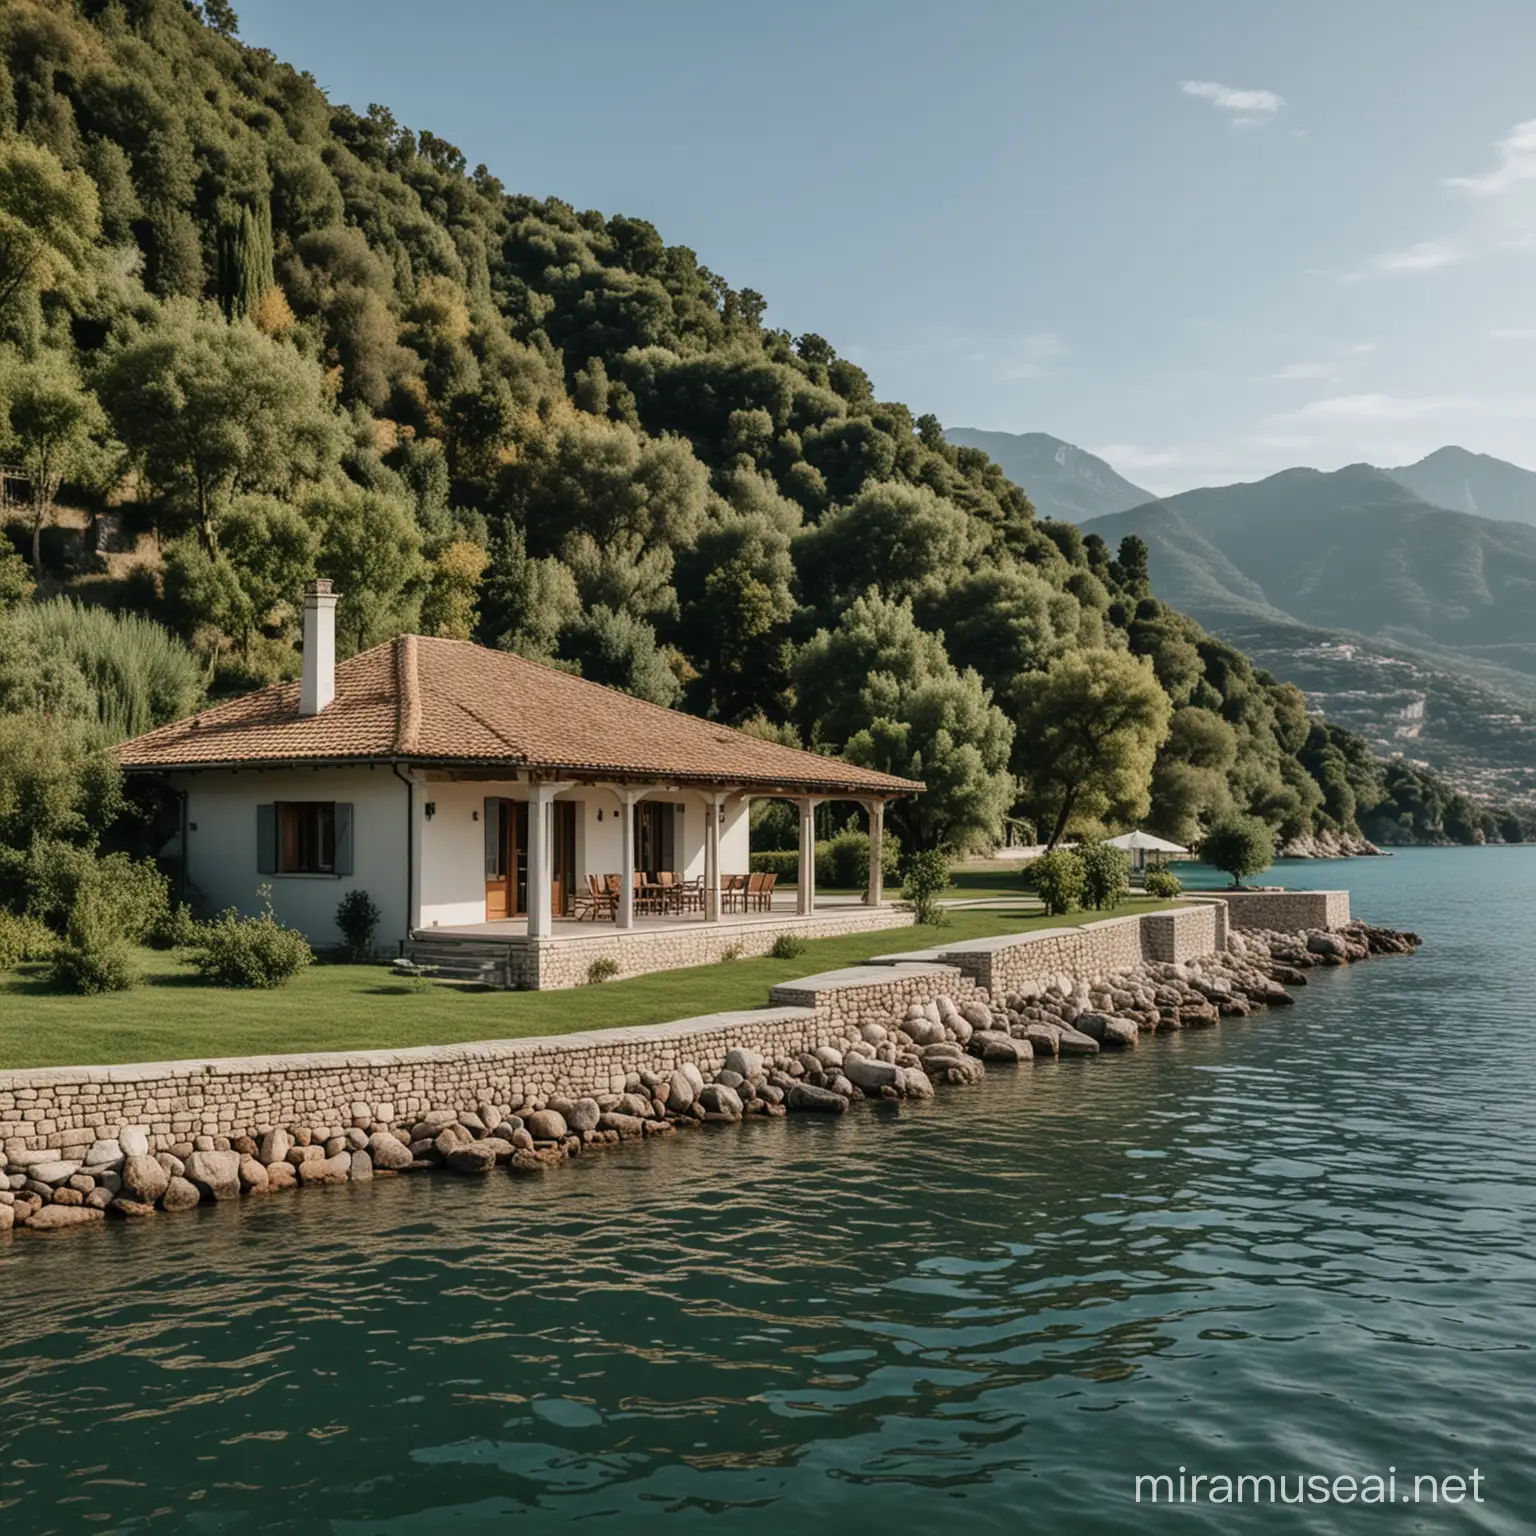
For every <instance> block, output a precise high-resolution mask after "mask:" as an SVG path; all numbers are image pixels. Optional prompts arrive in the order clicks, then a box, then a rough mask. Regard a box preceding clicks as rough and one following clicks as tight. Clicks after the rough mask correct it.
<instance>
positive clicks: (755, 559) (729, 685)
mask: <svg viewBox="0 0 1536 1536" xmlns="http://www.w3.org/2000/svg"><path fill="white" fill-rule="evenodd" d="M792 576H793V566H792V565H791V563H790V555H789V538H788V536H787V535H786V534H785V533H784V531H783V530H782V529H781V528H779V527H777V526H775V525H774V524H773V523H772V522H770V521H769V519H768V518H767V517H765V516H762V515H760V514H755V513H754V514H749V515H747V516H737V515H735V514H730V515H727V516H725V517H722V518H721V519H720V520H719V521H718V522H717V523H715V524H713V525H712V526H711V527H710V528H708V529H707V530H706V531H705V532H704V533H703V534H701V535H700V537H699V540H698V543H697V545H696V546H695V547H694V548H693V549H691V550H686V551H684V552H683V553H682V555H681V556H680V557H679V559H678V565H677V591H678V600H679V604H680V614H679V619H678V624H677V638H678V642H679V643H680V645H681V646H682V648H683V650H684V651H685V652H686V654H687V655H688V657H689V659H690V660H691V661H692V663H693V665H694V666H695V668H696V669H697V671H698V674H699V675H698V677H697V679H696V680H695V681H694V682H693V683H692V684H691V685H690V687H689V701H690V706H691V707H694V708H697V709H698V710H699V711H700V712H702V713H704V714H708V715H712V716H714V717H715V718H716V719H721V720H727V721H730V722H732V723H735V722H739V721H742V720H747V719H750V718H751V717H752V716H754V715H756V714H759V713H762V712H764V711H770V710H771V711H773V712H775V713H778V712H779V711H780V710H781V709H782V707H783V705H782V700H783V694H784V689H785V687H786V686H787V684H788V681H789V660H790V645H789V621H790V619H791V618H792V617H793V614H794V609H795V604H794V598H793V597H792V596H791V594H790V581H791V578H792Z"/></svg>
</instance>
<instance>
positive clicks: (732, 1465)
mask: <svg viewBox="0 0 1536 1536" xmlns="http://www.w3.org/2000/svg"><path fill="white" fill-rule="evenodd" d="M1279 878H1281V879H1283V880H1285V881H1286V882H1287V883H1291V884H1347V885H1348V886H1349V887H1351V888H1352V890H1353V892H1354V901H1355V910H1356V911H1357V912H1358V913H1359V914H1360V915H1362V916H1366V917H1369V918H1371V919H1374V920H1377V921H1381V922H1385V923H1390V924H1396V925H1402V926H1408V927H1413V928H1416V929H1417V930H1419V931H1420V932H1421V933H1423V935H1424V936H1425V939H1426V946H1425V948H1424V949H1423V950H1422V951H1421V952H1420V953H1419V954H1418V955H1417V956H1415V957H1413V958H1411V959H1391V960H1379V961H1375V962H1372V963H1370V964H1368V965H1362V966H1358V967H1354V968H1351V969H1349V970H1347V971H1333V972H1329V973H1326V974H1319V973H1314V981H1313V983H1312V985H1310V986H1309V987H1307V988H1306V989H1305V990H1303V991H1302V992H1300V994H1299V999H1300V1001H1299V1006H1298V1007H1296V1008H1294V1009H1292V1010H1290V1011H1288V1012H1278V1011H1277V1012H1274V1013H1270V1014H1259V1015H1256V1016H1255V1017H1254V1018H1253V1019H1250V1020H1247V1021H1241V1022H1229V1023H1226V1024H1224V1025H1223V1026H1222V1027H1221V1029H1220V1030H1216V1031H1209V1032H1201V1033H1192V1034H1185V1035H1175V1036H1171V1037H1167V1036H1165V1037H1160V1038H1156V1039H1153V1040H1150V1041H1146V1042H1144V1044H1143V1047H1142V1049H1140V1050H1139V1051H1137V1052H1135V1053H1132V1054H1129V1055H1126V1056H1120V1057H1114V1058H1109V1059H1104V1060H1099V1061H1089V1062H1083V1061H1071V1062H1065V1063H1062V1064H1060V1065H1037V1066H1035V1067H1033V1068H1025V1069H1022V1070H1019V1071H1017V1072H1012V1071H1004V1070H1002V1069H993V1070H992V1072H991V1074H990V1075H989V1077H988V1078H987V1081H986V1083H985V1084H984V1085H982V1086H980V1087H978V1088H974V1089H958V1088H952V1089H948V1090H944V1091H942V1097H941V1098H940V1099H939V1100H938V1101H937V1102H936V1103H935V1104H932V1105H924V1106H920V1107H915V1108H908V1107H901V1108H896V1109H891V1108H888V1107H881V1108H878V1109H877V1108H875V1107H873V1106H867V1107H864V1108H862V1109H860V1110H859V1111H856V1112H854V1113H851V1114H849V1115H847V1116H844V1117H842V1118H840V1119H838V1120H835V1121H818V1120H816V1119H814V1118H802V1119H797V1120H791V1121H788V1122H786V1121H777V1122H771V1123H766V1124H750V1125H748V1126H746V1127H744V1128H742V1129H741V1130H739V1131H738V1130H731V1129H721V1130H718V1131H715V1130H711V1131H709V1132H700V1133H698V1134H696V1135H691V1136H680V1137H677V1138H675V1139H674V1140H672V1141H670V1142H668V1143H666V1144H658V1143H655V1142H650V1143H642V1144H638V1145H628V1146H625V1147H623V1148H620V1149H617V1150H615V1151H612V1152H609V1153H606V1154H604V1155H602V1156H597V1157H591V1158H587V1159H584V1160H582V1161H580V1162H578V1163H575V1164H573V1165H570V1166H569V1167H566V1168H564V1169H560V1170H556V1171H555V1172H554V1173H552V1174H550V1175H549V1176H548V1177H545V1178H543V1179H537V1180H513V1179H510V1178H503V1177H495V1178H491V1179H489V1180H486V1181H483V1182H473V1183H472V1182H467V1181H466V1182H456V1181H451V1180H447V1179H444V1178H441V1177H438V1178H417V1179H398V1180H394V1181H387V1182H381V1183H378V1184H375V1185H372V1186H366V1185H365V1186H357V1187H351V1188H343V1189H339V1190H335V1191H326V1192H315V1193H309V1194H305V1195H302V1196H297V1197H291V1196H290V1197H279V1198H275V1199H273V1200H270V1201H262V1200H253V1201H247V1202H245V1203H244V1204H243V1205H240V1206H238V1207H235V1208H208V1209H205V1210H203V1211H200V1212H197V1213H194V1214H193V1215H191V1216H183V1217H178V1218H161V1219H158V1220H156V1221H154V1222H152V1223H149V1224H146V1225H143V1226H138V1225H119V1224H116V1223H114V1224H109V1225H106V1226H103V1227H101V1228H97V1229H93V1230H91V1231H88V1232H85V1233H76V1234H71V1235H68V1236H67V1237H64V1238H59V1239H51V1240H36V1239H33V1240H28V1239H26V1238H17V1239H15V1240H13V1241H12V1243H11V1244H10V1245H9V1246H8V1248H7V1249H6V1250H5V1251H4V1252H3V1253H0V1295H3V1298H4V1305H3V1310H0V1522H3V1523H0V1531H3V1532H4V1533H5V1536H21V1533H27V1536H30V1533H33V1532H43V1531H59V1532H69V1533H74V1532H80V1531H134V1532H139V1531H153V1532H173V1533H183V1532H184V1533H199V1536H204V1533H206V1536H213V1533H218V1536H225V1533H229V1536H236V1533H248V1532H267V1531H301V1530H302V1531H306V1532H315V1531H324V1532H334V1533H345V1536H365V1533H374V1532H377V1533H392V1536H394V1533H398V1536H407V1533H409V1536H425V1533H436V1532H441V1531H453V1532H465V1533H471V1536H473V1533H480V1532H489V1531H497V1532H501V1531H510V1530H516V1529H523V1530H530V1529H532V1530H537V1531H538V1532H540V1533H544V1532H550V1531H564V1530H587V1531H604V1530H615V1531H626V1532H628V1531H633V1530H635V1529H638V1528H639V1522H643V1521H647V1520H654V1519H661V1520H664V1521H665V1524H666V1528H667V1529H668V1530H693V1529H700V1530H702V1529H704V1528H708V1529H710V1530H714V1531H728V1532H732V1533H734V1532H738V1531H742V1532H758V1531H762V1532H769V1531H774V1532H782V1531H786V1530H789V1531H795V1532H803V1533H807V1536H812V1533H820V1532H836V1533H838V1536H854V1533H858V1532H863V1531H881V1532H920V1531H931V1530H938V1529H943V1528H944V1527H945V1526H946V1525H947V1524H951V1523H952V1524H953V1528H954V1529H956V1530H959V1529H962V1528H963V1529H964V1531H966V1532H967V1533H972V1532H975V1533H985V1532H1009V1533H1017V1532H1021V1531H1025V1530H1036V1531H1046V1532H1089V1533H1093V1532H1121V1531H1129V1530H1139V1529H1143V1528H1148V1529H1151V1528H1157V1529H1164V1528H1166V1529H1170V1530H1171V1529H1175V1528H1177V1529H1179V1530H1194V1531H1217V1530H1220V1531H1223V1532H1226V1531H1250V1530H1251V1531H1269V1530H1275V1531H1288V1532H1291V1531H1307V1532H1312V1531H1323V1532H1331V1531H1342V1532H1353V1531H1366V1530H1371V1531H1376V1530H1387V1529H1395V1530H1402V1531H1441V1530H1444V1531H1463V1530H1468V1531H1493V1532H1516V1531H1530V1530H1531V1529H1532V1528H1533V1523H1536V1471H1533V1455H1532V1451H1531V1433H1532V1426H1533V1424H1536V1354H1533V1350H1532V1341H1533V1338H1536V1176H1533V1172H1532V1166H1533V1165H1532V1158H1531V1152H1532V1132H1533V1129H1536V1123H1533V1122H1536V1111H1533V1104H1536V1070H1533V1067H1532V1047H1533V1045H1536V1038H1533V1023H1532V1012H1533V1010H1532V998H1533V997H1536V945H1533V944H1532V936H1533V927H1536V925H1533V920H1536V849H1511V850H1502V849H1493V850H1486V851H1482V850H1465V851H1460V850H1457V851H1445V852H1439V851H1433V852H1431V851H1426V852H1408V853H1404V854H1401V855H1399V856H1398V857H1396V858H1393V859H1390V860H1381V861H1361V862H1356V863H1341V864H1327V865H1303V866H1289V867H1287V868H1285V869H1283V870H1282V871H1281V873H1280V876H1279ZM1181 1466H1182V1467H1184V1468H1185V1469H1186V1472H1187V1475H1193V1474H1196V1473H1200V1474H1206V1475H1218V1474H1222V1475H1226V1476H1228V1477H1231V1478H1233V1479H1234V1480H1235V1479H1236V1478H1237V1477H1238V1476H1239V1475H1250V1476H1261V1475H1265V1474H1268V1475H1272V1476H1274V1477H1276V1478H1278V1477H1280V1476H1281V1475H1282V1474H1284V1475H1285V1476H1287V1477H1288V1478H1289V1479H1290V1480H1291V1482H1290V1486H1291V1490H1292V1491H1293V1492H1294V1491H1295V1487H1296V1482H1295V1480H1296V1479H1297V1478H1298V1477H1300V1476H1304V1475H1306V1476H1315V1475H1324V1476H1327V1477H1328V1478H1330V1479H1331V1478H1334V1477H1336V1476H1346V1475H1349V1476H1355V1477H1357V1478H1361V1479H1364V1478H1366V1477H1368V1476H1370V1475H1372V1474H1377V1475H1380V1476H1382V1477H1385V1476H1387V1469H1388V1468H1389V1467H1395V1468H1396V1469H1397V1470H1396V1476H1397V1491H1398V1497H1399V1498H1400V1499H1401V1497H1402V1493H1403V1490H1404V1488H1405V1487H1411V1486H1412V1479H1413V1477H1414V1476H1415V1475H1429V1476H1433V1477H1435V1478H1445V1477H1448V1476H1457V1475H1459V1476H1462V1477H1465V1478H1468V1479H1470V1477H1471V1474H1472V1472H1473V1470H1474V1468H1475V1469H1477V1470H1478V1472H1479V1474H1480V1478H1481V1481H1480V1483H1479V1485H1478V1486H1479V1489H1480V1491H1481V1493H1482V1496H1483V1499H1484V1502H1482V1503H1473V1502H1472V1499H1471V1496H1470V1495H1471V1484H1470V1482H1469V1483H1468V1485H1467V1488H1468V1497H1467V1500H1466V1502H1464V1503H1462V1504H1460V1505H1458V1506H1456V1507H1454V1508H1453V1507H1450V1506H1447V1505H1443V1504H1442V1505H1440V1506H1438V1507H1434V1506H1430V1505H1428V1504H1422V1503H1421V1504H1419V1505H1417V1506H1414V1507H1409V1506H1407V1505H1400V1506H1399V1507H1397V1508H1395V1509H1391V1510H1382V1509H1380V1508H1374V1507H1372V1508H1365V1507H1362V1506H1360V1505H1359V1504H1355V1505H1352V1506H1349V1507H1345V1506H1343V1505H1340V1504H1335V1503H1330V1504H1328V1505H1326V1506H1320V1505H1317V1504H1312V1505H1309V1506H1307V1507H1304V1508H1296V1507H1267V1506H1265V1507H1259V1508H1255V1507H1254V1506H1253V1504H1252V1502H1251V1499H1250V1500H1249V1501H1248V1502H1246V1503H1245V1504H1244V1505H1243V1506H1242V1507H1241V1508H1228V1507H1227V1506H1223V1505H1213V1504H1206V1503H1204V1502H1203V1501H1202V1502H1201V1503H1200V1504H1197V1505H1193V1506H1186V1507H1184V1508H1182V1509H1180V1510H1179V1511H1178V1512H1176V1513H1173V1512H1162V1511H1152V1510H1149V1509H1147V1508H1146V1507H1145V1505H1143V1507H1142V1508H1140V1509H1138V1508H1137V1506H1136V1504H1135V1503H1134V1487H1135V1482H1134V1480H1135V1478H1136V1476H1137V1475H1138V1474H1143V1475H1154V1474H1158V1473H1168V1474H1171V1475H1174V1476H1176V1475H1177V1472H1178V1469H1179V1468H1180V1467H1181ZM1452 1491H1454V1485H1453V1487H1452ZM1424 1494H1425V1497H1426V1498H1427V1497H1428V1494H1427V1489H1425V1490H1424ZM1144 1497H1146V1495H1145V1494H1144Z"/></svg>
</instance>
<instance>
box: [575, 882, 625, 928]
mask: <svg viewBox="0 0 1536 1536" xmlns="http://www.w3.org/2000/svg"><path fill="white" fill-rule="evenodd" d="M573 911H574V913H575V917H576V921H577V922H578V923H579V922H580V921H581V920H582V919H583V918H584V917H590V918H591V919H592V921H593V922H594V923H595V922H596V921H597V920H598V918H600V917H606V918H608V919H610V920H614V919H617V917H618V915H619V903H618V898H617V897H615V895H614V893H613V892H612V891H611V890H610V889H609V888H608V883H607V880H606V878H605V879H604V880H602V881H599V880H598V878H597V876H596V875H588V876H587V888H586V890H585V891H578V892H577V893H576V905H575V907H574V908H573Z"/></svg>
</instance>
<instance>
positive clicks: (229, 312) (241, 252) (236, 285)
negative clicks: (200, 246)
mask: <svg viewBox="0 0 1536 1536" xmlns="http://www.w3.org/2000/svg"><path fill="white" fill-rule="evenodd" d="M218 280H219V302H220V304H221V306H222V307H223V310H224V313H225V315H226V316H227V317H228V318H229V319H231V320H249V319H250V318H252V316H253V315H254V314H255V313H256V310H257V306H258V305H259V304H260V303H261V297H262V295H263V294H264V293H265V292H266V291H267V290H268V289H269V288H270V287H271V286H272V284H273V280H274V279H273V276H272V210H271V207H270V205H269V204H268V203H267V202H266V201H265V199H263V201H262V202H261V204H260V206H259V207H257V208H254V209H253V208H252V207H251V206H250V205H249V204H247V203H242V204H241V205H240V207H239V209H238V210H237V211H236V212H235V213H234V214H233V215H232V216H231V217H230V218H229V220H228V221H227V222H226V223H225V224H223V225H222V226H221V227H220V229H219V271H218Z"/></svg>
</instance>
